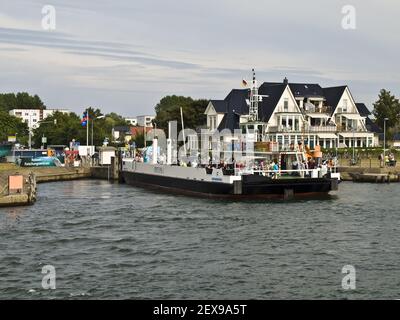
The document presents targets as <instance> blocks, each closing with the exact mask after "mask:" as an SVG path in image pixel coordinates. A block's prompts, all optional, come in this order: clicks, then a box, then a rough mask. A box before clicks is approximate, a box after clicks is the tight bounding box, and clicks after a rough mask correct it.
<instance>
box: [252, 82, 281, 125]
mask: <svg viewBox="0 0 400 320" xmlns="http://www.w3.org/2000/svg"><path fill="white" fill-rule="evenodd" d="M285 89H286V84H283V83H276V84H273V83H268V82H264V83H263V84H262V85H261V86H260V88H259V89H258V93H259V94H261V95H268V97H263V100H262V102H261V104H260V107H259V110H258V117H259V119H260V120H261V121H264V122H268V121H269V119H270V118H271V116H272V114H273V112H274V110H275V107H276V105H277V104H278V102H279V99H280V98H281V97H282V94H283V92H284V91H285Z"/></svg>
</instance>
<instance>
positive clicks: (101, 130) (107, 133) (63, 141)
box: [33, 107, 126, 147]
mask: <svg viewBox="0 0 400 320" xmlns="http://www.w3.org/2000/svg"><path fill="white" fill-rule="evenodd" d="M85 110H86V109H85ZM87 110H88V113H89V144H91V142H92V125H93V144H94V145H96V146H99V145H102V144H103V141H104V139H105V138H108V139H109V140H111V131H112V128H113V127H115V126H120V125H126V121H125V119H124V118H122V117H121V116H120V115H118V114H116V113H110V114H107V115H105V116H104V118H98V117H99V116H102V115H103V114H102V112H101V110H100V109H98V108H92V107H91V108H88V109H87ZM82 113H83V111H82ZM82 113H81V114H82ZM55 119H56V120H57V124H54V120H55ZM86 134H87V129H86V127H83V126H82V124H81V116H78V115H77V114H75V113H69V114H67V113H62V112H55V113H54V114H53V115H51V116H48V117H47V118H46V119H44V120H43V123H42V124H40V126H39V127H38V128H37V129H35V130H34V139H33V140H34V145H35V146H36V147H39V146H40V145H41V139H42V136H45V137H46V138H47V143H48V144H60V145H68V144H69V142H70V141H72V139H75V140H76V141H79V142H80V143H81V145H86V139H87V136H86Z"/></svg>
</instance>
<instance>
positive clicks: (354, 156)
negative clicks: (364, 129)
mask: <svg viewBox="0 0 400 320" xmlns="http://www.w3.org/2000/svg"><path fill="white" fill-rule="evenodd" d="M351 131H353V160H352V164H353V165H355V164H356V150H355V144H356V138H355V134H354V133H355V127H354V125H353V126H352V127H351Z"/></svg>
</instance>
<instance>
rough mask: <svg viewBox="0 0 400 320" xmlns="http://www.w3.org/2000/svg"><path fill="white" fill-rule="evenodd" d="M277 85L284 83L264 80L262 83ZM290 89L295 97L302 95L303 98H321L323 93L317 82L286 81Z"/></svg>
mask: <svg viewBox="0 0 400 320" xmlns="http://www.w3.org/2000/svg"><path fill="white" fill-rule="evenodd" d="M264 84H265V85H266V86H268V85H278V84H285V83H282V82H264V83H263V85H264ZM288 85H289V87H290V90H291V91H292V94H293V96H294V97H295V98H297V97H303V98H309V97H314V98H323V97H324V93H323V91H322V88H321V86H320V85H319V84H318V83H290V82H289V83H288Z"/></svg>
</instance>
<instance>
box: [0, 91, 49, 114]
mask: <svg viewBox="0 0 400 320" xmlns="http://www.w3.org/2000/svg"><path fill="white" fill-rule="evenodd" d="M12 109H46V106H45V105H44V103H43V101H42V100H41V99H40V98H39V96H38V95H36V94H35V95H34V96H31V95H30V94H29V93H27V92H18V93H17V94H14V93H4V94H0V111H10V110H12Z"/></svg>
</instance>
